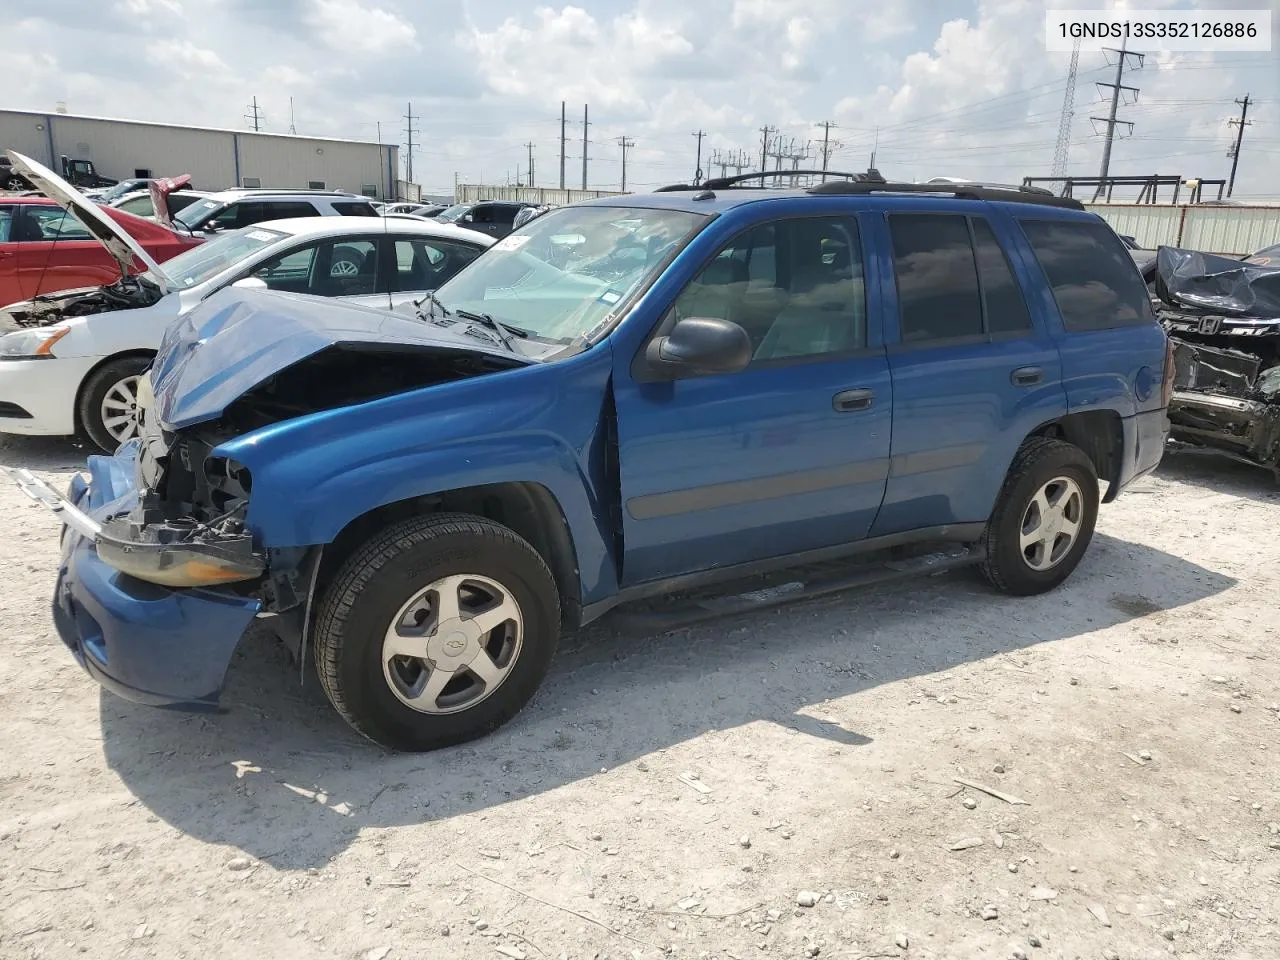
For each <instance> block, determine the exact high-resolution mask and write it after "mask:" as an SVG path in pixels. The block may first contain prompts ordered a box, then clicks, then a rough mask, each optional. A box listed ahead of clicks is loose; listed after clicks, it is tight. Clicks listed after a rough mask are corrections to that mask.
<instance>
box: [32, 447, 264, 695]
mask: <svg viewBox="0 0 1280 960" xmlns="http://www.w3.org/2000/svg"><path fill="white" fill-rule="evenodd" d="M136 458H137V444H136V443H129V444H126V445H125V446H123V447H122V448H121V449H120V451H119V452H118V453H117V454H116V455H115V456H113V457H90V458H89V475H90V479H89V481H88V482H87V483H86V482H85V480H84V479H83V478H82V477H80V476H77V477H75V478H74V479H73V480H72V482H71V485H70V487H69V489H68V491H67V494H66V496H62V495H60V494H58V493H57V492H56V491H54V490H53V489H52V488H50V487H49V486H48V484H46V483H45V482H44V481H42V480H40V479H39V478H36V477H34V476H32V475H31V474H30V473H28V472H26V471H21V470H11V471H10V473H11V474H12V475H13V476H14V479H15V480H16V481H17V482H18V484H19V486H20V487H21V488H22V489H23V491H24V492H25V493H27V494H28V495H29V496H31V497H32V498H33V499H36V500H38V501H39V502H41V503H44V504H46V505H47V506H49V507H50V508H51V509H52V510H53V511H54V512H55V513H56V514H57V515H58V516H59V517H60V519H62V521H63V523H64V524H65V529H64V530H63V540H62V558H61V561H60V563H59V567H58V581H57V585H56V587H55V589H54V597H53V621H54V625H55V626H56V627H57V630H58V634H59V636H61V638H62V641H63V643H65V644H66V645H67V648H68V649H70V651H71V653H72V655H73V656H75V658H76V660H77V661H78V662H79V663H80V665H81V666H83V667H84V668H85V670H86V671H88V672H89V674H90V675H91V676H93V678H94V679H96V680H97V681H98V682H99V683H100V684H102V686H104V687H106V688H107V689H108V690H110V691H112V692H113V693H115V694H118V695H119V696H121V697H124V698H125V699H127V700H133V701H135V702H138V703H145V704H149V705H152V706H169V707H180V708H187V709H210V708H213V707H215V706H216V705H217V702H218V696H219V694H220V693H221V690H222V684H223V679H224V677H225V675H226V671H227V665H228V664H229V663H230V661H231V656H232V654H233V653H234V652H235V648H236V645H237V644H238V643H239V642H240V638H241V636H242V635H243V634H244V632H245V630H246V629H247V628H248V626H249V624H250V623H252V622H253V619H254V617H255V616H256V615H257V614H258V612H259V611H260V610H261V608H262V604H261V601H260V600H258V599H256V598H253V597H246V596H241V595H238V594H236V593H234V592H232V591H229V590H222V589H216V588H181V589H169V588H166V587H162V586H158V585H156V584H153V583H148V582H146V581H143V580H138V579H136V578H134V577H130V576H128V575H126V574H124V573H121V572H120V571H119V570H117V569H115V568H114V567H112V566H110V565H109V564H107V563H106V562H104V561H103V560H102V559H101V557H100V556H99V555H98V543H97V539H98V538H99V537H101V535H102V534H101V530H102V521H103V520H104V519H105V518H106V517H109V516H112V515H114V514H117V513H119V512H121V511H123V510H127V509H129V508H130V506H131V505H132V503H133V502H134V500H135V499H136V495H137V491H136V487H135V482H134V475H135V462H136Z"/></svg>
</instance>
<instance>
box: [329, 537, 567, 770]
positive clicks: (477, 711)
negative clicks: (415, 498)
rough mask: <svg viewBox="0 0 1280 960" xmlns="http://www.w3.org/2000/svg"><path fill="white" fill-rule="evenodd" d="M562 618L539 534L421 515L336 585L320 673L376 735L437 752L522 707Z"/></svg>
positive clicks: (351, 719) (360, 555) (373, 548)
mask: <svg viewBox="0 0 1280 960" xmlns="http://www.w3.org/2000/svg"><path fill="white" fill-rule="evenodd" d="M559 627H560V598H559V593H558V591H557V589H556V584H555V580H554V578H553V577H552V576H551V571H550V570H549V569H548V568H547V565H546V563H545V562H544V561H543V559H542V557H541V556H539V554H538V552H537V551H536V550H534V548H533V547H532V546H530V545H529V543H528V542H526V541H525V540H523V539H522V538H521V537H519V536H517V535H516V534H515V533H514V532H513V531H512V530H510V529H508V528H507V527H504V526H502V525H501V524H498V523H495V522H493V521H491V520H488V519H485V518H483V517H477V516H470V515H467V514H436V515H432V516H426V517H417V518H414V519H412V520H408V521H404V522H402V523H397V524H395V525H394V526H391V527H388V528H387V529H385V530H383V531H382V532H380V533H378V534H376V535H375V536H373V537H371V538H370V539H369V540H368V541H366V542H365V543H364V544H363V545H362V546H361V547H359V548H358V549H357V550H356V551H355V552H354V554H353V555H352V556H351V557H350V558H349V559H348V560H347V561H346V563H344V564H343V566H342V568H341V569H340V570H339V571H338V573H337V575H336V576H335V577H334V580H333V582H332V583H331V584H330V585H329V587H328V588H327V589H326V591H325V594H324V597H323V599H322V601H321V604H320V607H319V611H318V613H317V615H316V622H315V657H316V672H317V673H318V674H319V677H320V685H321V686H322V687H323V688H324V691H325V694H326V695H327V696H328V697H329V701H330V702H331V703H332V704H333V706H334V708H335V709H336V710H337V711H338V713H340V714H341V715H342V717H343V718H344V719H345V720H346V721H347V722H348V723H349V724H351V726H353V727H354V728H355V729H356V730H358V731H359V732H360V733H362V734H364V735H365V736H366V737H368V738H369V739H370V740H373V741H374V742H376V743H379V744H382V745H383V746H386V747H391V748H392V749H396V750H411V751H421V750H435V749H438V748H440V747H447V746H452V745H454V744H458V743H464V742H466V741H468V740H472V739H475V738H476V737H480V736H483V735H484V734H486V733H489V732H490V731H492V730H495V729H497V728H498V727H500V726H501V725H502V724H504V723H506V722H507V721H508V720H510V719H511V718H512V717H513V716H515V714H516V713H518V712H519V711H520V709H521V708H522V707H523V706H524V705H525V704H526V703H527V702H528V700H529V698H530V697H532V696H533V693H534V691H535V690H537V688H538V685H539V684H540V683H541V682H542V678H543V677H544V676H545V675H546V673H547V669H548V668H549V667H550V665H551V658H552V656H553V655H554V653H555V648H556V641H557V639H558V634H559Z"/></svg>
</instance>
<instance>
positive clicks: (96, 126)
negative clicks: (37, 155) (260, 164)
mask: <svg viewBox="0 0 1280 960" xmlns="http://www.w3.org/2000/svg"><path fill="white" fill-rule="evenodd" d="M53 150H54V154H55V155H56V156H67V157H71V158H72V159H74V160H92V161H93V164H94V166H95V167H96V168H97V171H98V173H99V174H101V175H102V176H104V177H111V178H112V179H115V180H123V179H125V178H126V177H132V176H133V175H134V171H135V170H139V169H144V170H150V171H151V173H152V176H156V177H174V176H178V175H179V174H183V173H189V174H191V186H192V187H193V188H194V189H197V190H217V189H219V188H221V187H226V186H230V185H232V184H234V183H235V179H236V174H235V170H236V164H235V151H234V149H233V148H232V143H231V135H230V134H226V133H215V132H213V131H208V130H188V129H184V128H182V127H155V126H150V125H148V124H141V123H121V122H116V121H110V120H91V119H87V118H85V117H67V116H55V117H54V118H53ZM54 170H55V171H57V167H56V165H55V166H54Z"/></svg>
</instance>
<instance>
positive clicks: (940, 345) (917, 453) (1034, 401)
mask: <svg viewBox="0 0 1280 960" xmlns="http://www.w3.org/2000/svg"><path fill="white" fill-rule="evenodd" d="M945 203H946V202H945V201H931V202H930V206H929V211H928V212H917V211H919V210H920V207H919V203H918V202H917V203H916V204H914V205H908V204H897V205H895V204H893V202H892V201H890V204H891V207H890V212H888V213H887V215H886V216H885V218H884V219H883V220H882V221H881V222H880V224H879V228H880V230H881V231H883V232H882V234H881V236H882V240H883V243H884V247H885V249H886V251H887V252H888V254H889V256H888V257H886V258H885V260H884V261H883V262H884V265H885V274H886V275H885V276H883V277H882V282H884V284H885V286H886V290H887V296H886V305H887V307H888V316H887V317H886V327H887V328H888V327H896V330H892V331H889V330H887V331H886V337H887V338H888V340H889V346H888V357H889V368H890V370H891V372H892V376H893V397H894V409H893V448H892V457H891V460H890V466H889V479H888V484H887V487H886V490H885V499H884V505H883V506H882V507H881V510H880V514H879V516H878V517H877V519H876V523H875V527H874V529H873V530H872V534H873V535H875V536H879V535H887V534H892V533H898V532H901V531H905V530H913V529H919V528H926V527H938V526H945V525H949V524H956V523H979V522H983V521H985V520H986V519H987V517H988V515H989V514H990V512H991V509H992V505H993V504H994V503H995V499H996V495H997V494H998V493H999V491H1000V487H1001V485H1002V484H1003V482H1004V477H1005V473H1006V471H1007V469H1008V467H1009V464H1010V462H1011V461H1012V459H1013V455H1014V453H1015V451H1016V450H1017V448H1018V446H1019V445H1020V444H1021V442H1022V440H1023V438H1024V437H1025V436H1026V435H1027V434H1028V433H1029V432H1031V430H1033V429H1034V428H1035V427H1036V426H1038V425H1039V424H1041V423H1043V422H1045V421H1047V420H1052V419H1054V418H1056V417H1059V416H1061V415H1062V414H1063V413H1064V412H1065V409H1066V402H1065V394H1064V392H1063V387H1062V364H1061V360H1060V359H1059V356H1058V349H1057V345H1056V343H1055V341H1054V339H1053V337H1052V335H1051V331H1050V330H1049V329H1048V324H1047V320H1046V317H1045V315H1044V313H1043V310H1042V309H1041V308H1042V307H1043V302H1042V300H1041V299H1039V298H1028V297H1027V295H1026V293H1027V291H1026V289H1024V283H1023V281H1025V280H1026V279H1027V278H1026V276H1025V275H1024V276H1023V278H1022V279H1021V280H1020V279H1019V276H1018V270H1019V269H1021V267H1022V261H1021V259H1020V258H1016V257H1015V258H1010V256H1009V255H1008V254H1007V252H1006V251H1008V250H1011V249H1017V240H1018V236H1017V233H1016V227H1015V225H1014V223H1013V222H1012V220H1011V219H1010V218H1009V217H1008V216H1007V215H1006V214H1005V213H1004V212H1003V211H1002V210H1000V209H999V208H996V207H994V206H992V205H989V204H982V205H981V206H978V205H975V204H973V203H967V204H963V203H957V204H946V206H944V204H945ZM895 206H896V207H897V209H895V208H894V207H895ZM939 207H941V208H942V209H941V210H939V209H938V208H939ZM948 208H950V209H948ZM935 211H937V212H935ZM1030 289H1032V290H1035V289H1036V287H1035V286H1030ZM1029 303H1030V304H1031V305H1030V306H1029V305H1028V304H1029Z"/></svg>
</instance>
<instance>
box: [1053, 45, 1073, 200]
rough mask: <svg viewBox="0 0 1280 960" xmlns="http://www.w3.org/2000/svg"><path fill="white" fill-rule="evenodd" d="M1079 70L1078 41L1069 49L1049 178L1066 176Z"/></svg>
mask: <svg viewBox="0 0 1280 960" xmlns="http://www.w3.org/2000/svg"><path fill="white" fill-rule="evenodd" d="M1079 68H1080V41H1079V40H1076V42H1075V43H1074V44H1073V45H1072V47H1071V66H1070V67H1068V68H1067V89H1066V91H1065V92H1064V93H1063V95H1062V115H1061V116H1060V117H1059V118H1058V143H1057V146H1055V147H1054V148H1053V168H1052V170H1050V172H1049V173H1050V176H1054V177H1065V176H1066V175H1067V151H1068V150H1069V149H1070V147H1071V121H1072V120H1074V119H1075V115H1076V71H1077V70H1078V69H1079Z"/></svg>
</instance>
